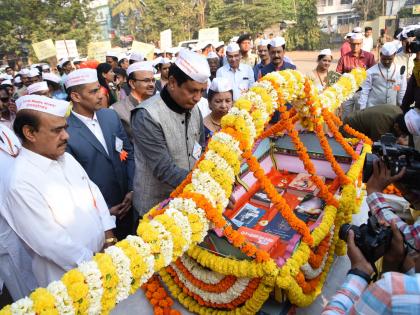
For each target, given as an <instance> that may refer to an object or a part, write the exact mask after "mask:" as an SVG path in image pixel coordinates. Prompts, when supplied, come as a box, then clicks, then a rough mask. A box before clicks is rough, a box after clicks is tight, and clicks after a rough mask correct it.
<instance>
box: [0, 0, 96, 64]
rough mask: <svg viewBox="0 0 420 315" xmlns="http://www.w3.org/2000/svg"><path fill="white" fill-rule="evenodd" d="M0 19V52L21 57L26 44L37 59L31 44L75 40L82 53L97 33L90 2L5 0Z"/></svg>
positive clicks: (84, 0)
mask: <svg viewBox="0 0 420 315" xmlns="http://www.w3.org/2000/svg"><path fill="white" fill-rule="evenodd" d="M0 20H1V21H2V23H0V36H1V38H2V40H1V41H0V51H1V52H2V53H3V54H6V55H8V56H12V57H13V56H22V54H23V52H22V45H23V46H24V47H26V49H28V50H29V53H30V56H31V57H32V58H33V59H34V60H36V58H35V56H34V54H33V51H32V47H31V43H35V42H38V41H43V40H46V39H50V38H51V39H52V40H62V39H69V40H70V39H74V40H76V43H77V47H78V50H79V53H81V54H83V53H86V49H87V44H88V42H89V41H90V39H91V37H92V34H94V33H95V31H96V24H95V19H94V17H92V16H91V14H90V11H89V9H88V1H87V0H80V1H79V0H3V1H0Z"/></svg>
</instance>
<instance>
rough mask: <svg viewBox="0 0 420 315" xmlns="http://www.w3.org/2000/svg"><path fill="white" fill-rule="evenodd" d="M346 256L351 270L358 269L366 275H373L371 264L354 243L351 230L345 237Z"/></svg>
mask: <svg viewBox="0 0 420 315" xmlns="http://www.w3.org/2000/svg"><path fill="white" fill-rule="evenodd" d="M347 256H349V258H350V262H351V269H359V270H360V271H363V272H365V273H366V274H368V275H371V274H372V273H373V268H372V266H371V264H370V263H369V262H368V261H367V260H366V258H365V256H363V254H362V252H361V251H360V249H359V248H358V247H357V246H356V244H355V243H354V232H353V231H352V230H350V231H349V232H348V236H347Z"/></svg>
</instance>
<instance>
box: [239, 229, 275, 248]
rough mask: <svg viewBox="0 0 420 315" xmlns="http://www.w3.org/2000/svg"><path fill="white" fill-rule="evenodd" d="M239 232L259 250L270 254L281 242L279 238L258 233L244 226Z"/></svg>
mask: <svg viewBox="0 0 420 315" xmlns="http://www.w3.org/2000/svg"><path fill="white" fill-rule="evenodd" d="M238 232H239V233H241V234H242V235H243V236H245V238H246V239H247V240H248V241H249V242H251V243H253V244H254V245H255V246H257V247H258V248H259V249H262V250H265V251H266V252H268V253H270V252H271V251H272V250H273V249H274V248H275V246H276V244H277V241H278V240H279V237H278V236H275V235H270V234H267V233H264V232H261V231H256V230H253V229H250V228H247V227H244V226H241V227H240V228H239V229H238Z"/></svg>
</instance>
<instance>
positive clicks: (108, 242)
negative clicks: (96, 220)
mask: <svg viewBox="0 0 420 315" xmlns="http://www.w3.org/2000/svg"><path fill="white" fill-rule="evenodd" d="M116 242H118V239H117V238H116V237H110V238H107V239H106V240H105V244H112V243H116Z"/></svg>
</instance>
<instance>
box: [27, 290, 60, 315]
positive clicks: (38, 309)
mask: <svg viewBox="0 0 420 315" xmlns="http://www.w3.org/2000/svg"><path fill="white" fill-rule="evenodd" d="M29 297H30V298H31V300H32V301H33V302H34V304H33V306H32V308H33V310H34V311H35V313H36V314H49V315H54V314H58V310H57V309H56V308H55V299H54V296H53V295H52V294H51V293H50V292H48V290H47V289H44V288H38V289H36V290H35V291H34V292H32V293H31V295H30V296H29Z"/></svg>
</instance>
